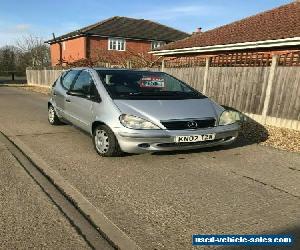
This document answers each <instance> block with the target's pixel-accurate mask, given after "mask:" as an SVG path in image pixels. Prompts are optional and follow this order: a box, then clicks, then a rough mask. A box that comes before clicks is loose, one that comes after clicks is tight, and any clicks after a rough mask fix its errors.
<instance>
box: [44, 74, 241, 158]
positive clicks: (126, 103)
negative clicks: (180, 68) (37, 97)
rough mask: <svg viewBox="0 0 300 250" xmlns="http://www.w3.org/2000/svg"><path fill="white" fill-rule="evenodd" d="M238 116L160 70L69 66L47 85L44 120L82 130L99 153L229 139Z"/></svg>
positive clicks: (210, 143)
mask: <svg viewBox="0 0 300 250" xmlns="http://www.w3.org/2000/svg"><path fill="white" fill-rule="evenodd" d="M238 118H239V114H238V113H237V112H234V111H229V110H225V109H224V108H223V107H221V106H220V105H218V104H217V103H215V102H214V101H212V100H211V99H209V98H208V97H206V96H204V95H203V94H201V93H200V92H198V91H196V90H195V89H193V88H191V87H190V86H188V85H187V84H186V83H184V82H182V81H180V80H178V79H176V78H175V77H173V76H171V75H169V74H166V73H163V72H150V71H137V70H121V69H103V68H74V69H71V70H68V71H65V72H63V73H62V75H61V76H60V77H59V78H58V79H57V80H56V82H55V83H54V84H53V86H52V91H51V98H50V100H49V102H48V120H49V122H50V124H52V125H56V124H59V123H61V122H67V123H71V124H73V125H74V126H76V127H79V128H81V129H82V130H85V131H87V132H88V133H90V134H91V136H92V138H93V143H94V146H95V149H96V151H97V152H98V154H99V155H101V156H115V155H119V154H120V153H122V152H128V153H144V152H151V151H171V150H183V149H195V148H201V147H211V146H216V145H222V144H229V143H232V142H233V141H234V140H235V139H236V138H237V135H238V130H239V123H238V122H237V121H238Z"/></svg>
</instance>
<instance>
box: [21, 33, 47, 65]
mask: <svg viewBox="0 0 300 250" xmlns="http://www.w3.org/2000/svg"><path fill="white" fill-rule="evenodd" d="M16 46H17V48H18V49H19V50H20V52H21V53H22V55H23V60H24V61H25V62H26V64H27V67H35V68H36V67H37V68H43V67H48V66H49V65H50V50H49V46H48V45H46V44H45V43H44V42H43V40H42V39H41V38H39V37H34V36H32V35H28V36H23V37H22V38H21V39H19V40H18V41H17V42H16Z"/></svg>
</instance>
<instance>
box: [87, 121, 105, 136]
mask: <svg viewBox="0 0 300 250" xmlns="http://www.w3.org/2000/svg"><path fill="white" fill-rule="evenodd" d="M98 125H105V126H107V124H106V123H104V122H102V121H94V122H93V123H92V128H91V134H92V135H93V133H94V130H95V128H96V127H97V126H98ZM108 127H109V126H108Z"/></svg>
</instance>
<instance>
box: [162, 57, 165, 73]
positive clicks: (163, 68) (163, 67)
mask: <svg viewBox="0 0 300 250" xmlns="http://www.w3.org/2000/svg"><path fill="white" fill-rule="evenodd" d="M164 70H165V59H162V61H161V71H162V72H164Z"/></svg>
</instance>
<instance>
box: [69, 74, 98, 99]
mask: <svg viewBox="0 0 300 250" xmlns="http://www.w3.org/2000/svg"><path fill="white" fill-rule="evenodd" d="M92 84H94V82H93V78H92V77H91V75H90V73H89V72H87V71H82V72H81V73H80V75H79V76H78V78H77V80H76V82H75V84H74V86H73V87H72V91H75V92H79V93H82V94H85V95H89V94H90V90H91V86H92Z"/></svg>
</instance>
